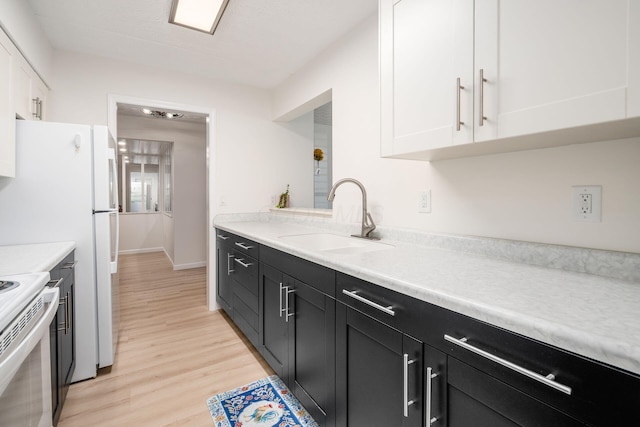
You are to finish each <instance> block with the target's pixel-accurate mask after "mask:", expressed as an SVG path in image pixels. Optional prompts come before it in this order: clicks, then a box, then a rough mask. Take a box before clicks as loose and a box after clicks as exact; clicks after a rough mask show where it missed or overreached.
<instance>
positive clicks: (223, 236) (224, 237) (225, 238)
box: [217, 234, 229, 240]
mask: <svg viewBox="0 0 640 427" xmlns="http://www.w3.org/2000/svg"><path fill="white" fill-rule="evenodd" d="M217 236H218V237H219V238H221V239H222V240H227V239H228V238H229V236H225V235H222V234H217Z"/></svg>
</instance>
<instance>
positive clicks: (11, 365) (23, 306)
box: [0, 273, 60, 427]
mask: <svg viewBox="0 0 640 427" xmlns="http://www.w3.org/2000/svg"><path fill="white" fill-rule="evenodd" d="M48 281H49V273H28V274H20V275H15V276H4V277H0V426H14V425H29V426H37V427H51V424H52V421H53V420H52V415H51V359H50V352H51V347H50V343H49V331H50V325H51V322H52V321H53V319H54V318H55V315H56V312H57V309H58V303H59V295H60V293H59V289H58V288H56V287H52V288H49V287H46V284H47V282H48Z"/></svg>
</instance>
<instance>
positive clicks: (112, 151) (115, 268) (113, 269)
mask: <svg viewBox="0 0 640 427" xmlns="http://www.w3.org/2000/svg"><path fill="white" fill-rule="evenodd" d="M109 158H110V159H112V161H111V169H112V171H113V188H112V189H111V191H113V199H114V200H115V203H116V206H115V209H110V211H112V212H113V213H115V214H116V247H115V249H114V257H113V258H114V260H113V261H112V262H111V273H112V274H113V273H117V272H118V251H119V250H120V214H119V200H118V162H117V160H116V159H117V157H116V149H115V148H111V149H109Z"/></svg>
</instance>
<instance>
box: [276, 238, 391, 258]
mask: <svg viewBox="0 0 640 427" xmlns="http://www.w3.org/2000/svg"><path fill="white" fill-rule="evenodd" d="M278 239H280V240H282V241H283V242H286V243H289V244H291V245H293V246H297V247H299V248H302V249H309V250H313V251H320V252H329V253H334V254H345V255H347V254H357V253H363V252H371V251H380V250H385V249H392V248H393V247H394V246H393V245H389V244H387V243H381V242H375V241H372V240H366V239H360V238H357V237H351V236H342V235H339V234H331V233H310V234H291V235H286V236H280V237H278Z"/></svg>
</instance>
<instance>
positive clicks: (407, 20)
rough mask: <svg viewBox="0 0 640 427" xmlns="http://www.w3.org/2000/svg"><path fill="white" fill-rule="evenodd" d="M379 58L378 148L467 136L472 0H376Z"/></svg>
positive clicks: (402, 149)
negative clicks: (379, 108)
mask: <svg viewBox="0 0 640 427" xmlns="http://www.w3.org/2000/svg"><path fill="white" fill-rule="evenodd" d="M380 60H381V62H380V82H381V88H380V90H381V109H382V110H381V114H382V115H381V121H382V122H381V132H382V141H383V144H382V154H383V156H386V155H394V154H402V153H411V152H415V151H420V150H424V149H429V148H437V147H442V146H450V145H455V144H464V143H469V142H472V141H473V122H472V117H473V116H472V114H473V2H472V1H470V0H399V1H398V0H382V1H381V3H380ZM458 80H459V81H460V87H458ZM458 122H461V124H460V125H459V126H458Z"/></svg>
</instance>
